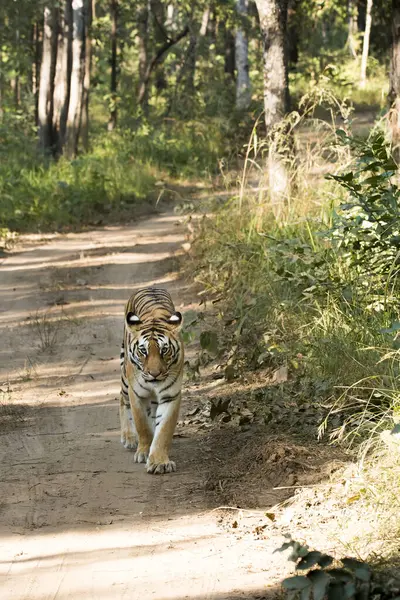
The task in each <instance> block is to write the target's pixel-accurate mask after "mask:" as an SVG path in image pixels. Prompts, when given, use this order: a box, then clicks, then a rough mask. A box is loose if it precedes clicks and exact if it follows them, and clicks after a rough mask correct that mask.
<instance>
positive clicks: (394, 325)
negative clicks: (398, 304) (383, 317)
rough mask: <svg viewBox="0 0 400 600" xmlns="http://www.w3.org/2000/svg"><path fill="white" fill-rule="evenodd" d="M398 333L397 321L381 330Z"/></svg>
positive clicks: (398, 322)
mask: <svg viewBox="0 0 400 600" xmlns="http://www.w3.org/2000/svg"><path fill="white" fill-rule="evenodd" d="M396 331H400V321H395V322H394V323H392V325H391V326H390V327H384V328H383V329H380V330H379V333H396ZM342 562H343V561H342Z"/></svg>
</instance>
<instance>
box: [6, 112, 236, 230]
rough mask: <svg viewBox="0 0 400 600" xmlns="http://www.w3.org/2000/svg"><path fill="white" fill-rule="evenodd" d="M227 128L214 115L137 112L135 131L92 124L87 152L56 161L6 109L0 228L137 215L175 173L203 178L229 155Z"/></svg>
mask: <svg viewBox="0 0 400 600" xmlns="http://www.w3.org/2000/svg"><path fill="white" fill-rule="evenodd" d="M228 130H229V127H228V125H227V124H226V123H225V124H224V123H223V121H222V120H220V119H216V118H214V119H211V118H209V119H208V120H207V121H206V122H204V121H203V122H202V121H196V120H191V121H190V120H186V121H183V120H182V121H178V120H176V119H172V118H171V119H159V120H158V121H157V122H152V123H150V122H148V121H147V120H146V119H144V118H142V119H141V120H140V121H138V122H137V123H136V126H135V128H134V129H130V128H128V127H126V128H123V127H121V128H120V129H117V130H116V131H114V132H113V133H107V132H105V131H104V130H98V131H97V132H96V133H95V134H94V135H93V136H92V147H91V149H90V151H89V152H87V153H81V154H80V155H79V156H78V157H77V158H76V159H75V160H72V161H69V160H66V159H64V158H61V159H60V160H59V161H58V162H55V161H53V160H52V159H50V158H48V157H44V156H42V155H41V154H40V152H39V151H38V148H37V142H36V140H35V131H33V129H32V127H31V126H30V121H29V119H27V118H23V117H22V116H19V115H10V114H7V115H6V116H5V117H4V118H3V121H2V122H1V124H0V141H1V144H0V231H1V230H2V228H3V229H4V231H7V230H9V231H10V230H11V231H32V230H42V231H44V230H54V229H62V228H65V227H71V226H72V227H80V226H83V225H88V224H100V223H103V222H105V219H107V220H108V221H109V220H110V219H112V220H114V221H115V220H120V219H121V218H123V219H124V220H125V219H127V218H128V219H129V218H135V216H136V214H137V211H138V209H140V208H141V207H146V206H153V207H154V206H155V205H156V204H157V201H158V200H159V198H160V197H161V196H162V197H163V198H166V197H168V190H169V188H170V186H171V187H172V188H173V187H174V184H175V181H176V178H177V177H178V176H179V178H180V181H182V182H184V183H185V182H187V181H189V183H190V181H191V180H195V181H198V179H199V178H201V179H202V180H203V181H204V180H206V181H207V180H209V178H210V177H211V176H212V175H213V174H215V173H216V171H217V170H218V159H219V158H220V157H222V156H224V155H225V156H228V150H227V146H226V145H225V140H226V135H227V131H228ZM142 212H143V211H142ZM3 237H4V236H3Z"/></svg>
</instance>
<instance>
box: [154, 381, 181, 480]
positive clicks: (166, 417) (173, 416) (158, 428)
mask: <svg viewBox="0 0 400 600" xmlns="http://www.w3.org/2000/svg"><path fill="white" fill-rule="evenodd" d="M180 403H181V392H178V393H177V394H175V395H174V396H165V397H164V398H160V400H159V404H158V407H157V412H156V420H155V421H156V422H155V431H154V438H153V441H152V444H151V447H150V453H149V457H148V459H147V464H146V468H147V472H148V473H152V474H156V473H172V472H173V471H176V465H175V463H174V462H173V461H172V460H170V459H169V450H170V448H171V443H172V438H173V435H174V431H175V427H176V422H177V420H178V415H179V407H180Z"/></svg>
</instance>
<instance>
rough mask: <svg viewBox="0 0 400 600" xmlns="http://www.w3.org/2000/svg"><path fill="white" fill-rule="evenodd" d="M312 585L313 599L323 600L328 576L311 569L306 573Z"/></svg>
mask: <svg viewBox="0 0 400 600" xmlns="http://www.w3.org/2000/svg"><path fill="white" fill-rule="evenodd" d="M307 579H309V580H310V581H311V583H312V586H313V598H314V600H323V598H324V596H325V593H326V589H327V587H328V584H329V581H330V578H329V576H328V575H327V574H326V573H324V572H323V571H311V572H310V573H308V575H307Z"/></svg>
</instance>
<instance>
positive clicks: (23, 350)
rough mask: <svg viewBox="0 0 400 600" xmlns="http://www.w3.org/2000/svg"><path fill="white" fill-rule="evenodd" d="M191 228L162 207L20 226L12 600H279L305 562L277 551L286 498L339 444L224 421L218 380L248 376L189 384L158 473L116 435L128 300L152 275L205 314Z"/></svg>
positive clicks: (6, 492) (7, 288)
mask: <svg viewBox="0 0 400 600" xmlns="http://www.w3.org/2000/svg"><path fill="white" fill-rule="evenodd" d="M185 236H186V229H185V225H184V223H183V222H179V221H178V219H177V217H176V216H175V215H174V214H173V213H164V214H159V215H155V216H152V217H149V218H147V219H143V220H142V221H139V222H137V223H136V224H133V225H126V226H115V227H114V226H113V227H104V228H101V229H100V228H99V229H96V230H93V231H86V232H81V233H66V234H54V235H46V236H40V235H30V236H24V237H21V238H20V239H19V241H18V243H17V245H16V246H14V248H13V249H12V250H11V251H9V252H7V253H5V254H4V255H3V256H2V257H1V267H0V268H1V279H0V298H1V300H0V330H1V340H2V344H1V356H0V366H1V375H0V388H1V392H0V436H1V437H0V597H1V598H2V599H3V598H4V600H50V599H52V600H55V599H58V600H61V599H70V600H84V599H89V598H90V599H92V600H93V599H95V600H97V599H113V600H119V599H124V600H128V599H129V600H134V599H136V598H137V599H140V600H143V599H145V600H147V599H150V598H154V599H156V600H164V599H165V600H166V599H172V598H173V599H175V600H180V599H183V598H196V599H219V600H228V599H232V600H233V599H235V598H274V597H280V595H281V592H280V589H281V588H280V581H281V580H282V578H283V577H285V576H287V575H288V574H290V573H292V572H293V566H290V564H288V563H287V562H286V561H285V560H284V559H283V558H282V556H281V555H280V554H274V553H273V551H274V550H275V549H276V548H277V547H278V546H280V545H281V543H282V541H283V533H284V530H283V529H279V527H277V526H276V525H274V521H275V512H276V510H277V509H276V506H277V505H278V504H279V503H281V502H283V501H285V500H286V499H287V498H288V497H290V496H292V495H293V493H294V491H295V490H296V489H298V488H299V487H301V486H302V485H311V484H315V483H316V482H320V481H321V480H323V479H326V478H327V477H328V478H329V475H330V473H331V472H332V471H333V470H334V469H335V468H337V467H338V465H340V464H341V462H340V459H338V457H336V456H335V455H334V454H333V452H332V450H331V449H326V448H324V447H323V446H321V445H317V444H316V443H315V442H313V441H312V440H311V439H304V436H303V438H302V439H300V438H299V437H298V436H296V435H295V434H294V433H290V434H289V433H286V434H285V435H283V434H282V433H280V432H279V431H275V432H274V431H273V430H272V429H271V428H268V427H267V426H265V425H262V424H260V423H257V424H256V423H254V422H252V418H249V417H248V415H247V417H246V418H244V419H240V418H239V420H236V421H235V420H233V421H232V422H231V423H228V424H225V425H224V423H223V420H221V419H220V420H219V419H215V420H214V421H212V420H211V419H210V418H209V407H210V402H212V399H213V397H214V396H215V394H216V389H217V388H218V390H217V391H218V395H221V394H222V395H224V394H225V395H228V396H229V394H230V393H231V392H230V390H233V389H235V393H237V392H238V385H240V384H235V385H236V387H235V388H234V387H230V385H231V384H227V383H226V382H224V381H220V380H215V378H213V377H212V374H210V373H208V374H207V373H206V372H205V373H201V375H200V379H197V380H196V381H195V382H193V381H191V380H190V378H188V381H187V383H186V386H185V393H184V403H183V407H182V416H181V421H180V422H179V424H178V428H177V431H176V435H175V439H174V444H173V451H172V456H171V458H172V459H173V460H175V461H176V463H177V469H178V470H177V472H176V473H173V474H169V475H162V476H153V475H148V474H147V473H146V471H145V469H144V466H143V465H138V464H134V462H133V454H132V452H129V451H127V450H125V449H124V448H123V447H122V445H121V443H120V439H119V437H120V436H119V422H118V394H119V365H118V357H119V346H120V341H121V334H122V325H123V307H124V304H125V302H126V300H127V299H128V297H129V296H130V294H132V292H134V291H135V290H136V289H139V288H140V287H143V286H146V285H152V284H156V285H158V286H164V287H166V288H167V289H168V290H169V291H170V293H171V294H172V296H173V298H174V301H175V305H176V307H177V309H179V310H181V311H182V312H183V313H185V312H187V311H189V310H190V311H193V310H197V309H198V305H199V298H198V296H197V295H196V292H195V288H194V287H193V285H192V284H191V282H187V281H182V279H181V278H180V276H179V260H180V256H181V255H182V253H183V250H182V247H186V245H185V243H187V240H186V237H185ZM196 351H197V350H196V342H193V343H192V344H190V345H189V347H188V357H189V359H190V357H191V356H194V354H195V353H196ZM276 488H278V489H276ZM221 504H223V505H228V506H227V508H219V507H220V506H221ZM246 519H247V521H246ZM245 521H246V523H247V524H246V527H245V528H244V525H243V527H242V524H244V523H245ZM266 531H267V532H268V535H266V533H265V532H266ZM260 532H263V534H262V535H261V534H260Z"/></svg>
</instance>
